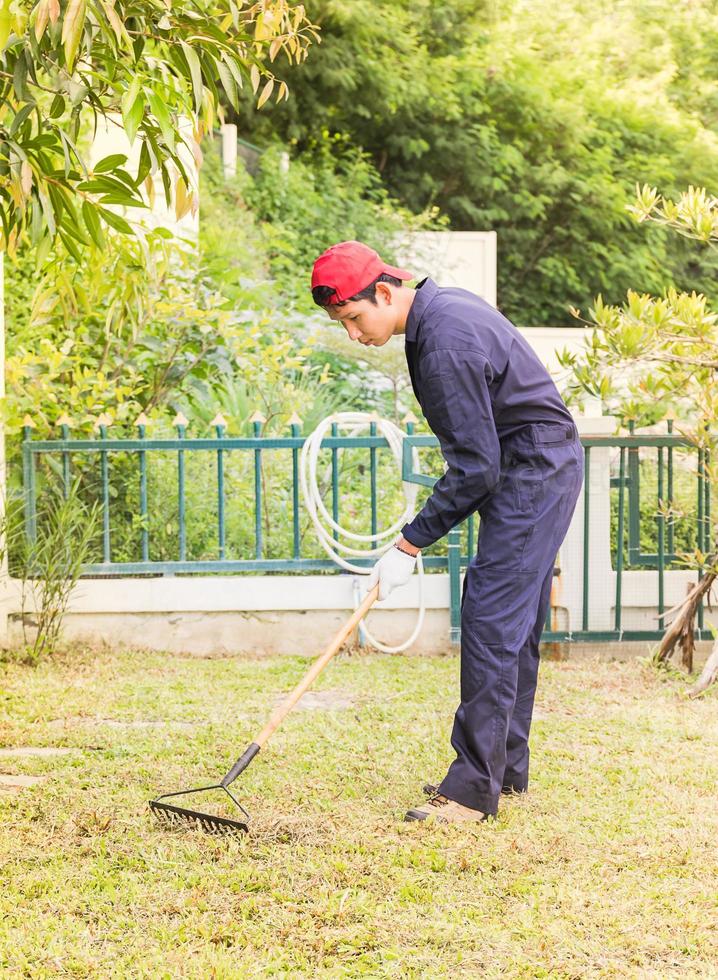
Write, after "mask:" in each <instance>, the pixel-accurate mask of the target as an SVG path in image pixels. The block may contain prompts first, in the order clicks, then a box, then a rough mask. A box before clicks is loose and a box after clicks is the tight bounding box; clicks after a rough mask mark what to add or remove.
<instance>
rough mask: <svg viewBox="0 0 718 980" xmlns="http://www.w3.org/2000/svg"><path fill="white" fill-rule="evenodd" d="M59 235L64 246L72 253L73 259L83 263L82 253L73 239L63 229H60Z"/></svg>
mask: <svg viewBox="0 0 718 980" xmlns="http://www.w3.org/2000/svg"><path fill="white" fill-rule="evenodd" d="M58 234H59V235H60V238H61V239H62V243H63V245H64V246H65V248H66V249H67V251H68V252H69V253H70V255H71V256H72V257H73V259H74V260H75V261H76V262H78V263H80V262H82V252H81V251H80V250H79V248H78V247H77V245H76V244H75V242H73V240H72V238H71V237H70V236H69V235H68V234H67V233H66V232H65V231H64V230H63V229H62V228H60V229H59V232H58Z"/></svg>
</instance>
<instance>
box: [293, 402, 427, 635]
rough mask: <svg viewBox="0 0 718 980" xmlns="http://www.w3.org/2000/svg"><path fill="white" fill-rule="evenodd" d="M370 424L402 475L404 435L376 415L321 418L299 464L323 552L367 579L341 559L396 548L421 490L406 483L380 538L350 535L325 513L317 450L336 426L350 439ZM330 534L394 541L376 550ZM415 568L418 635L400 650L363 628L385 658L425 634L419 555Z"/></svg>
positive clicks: (363, 570)
mask: <svg viewBox="0 0 718 980" xmlns="http://www.w3.org/2000/svg"><path fill="white" fill-rule="evenodd" d="M372 423H375V424H376V429H377V434H378V435H381V436H383V437H384V438H385V439H386V441H387V442H388V444H389V447H390V448H391V451H392V453H393V455H394V459H395V460H396V463H397V466H398V467H399V472H401V463H402V443H403V440H404V433H403V432H402V430H401V429H400V428H399V427H398V426H397V425H395V424H394V423H393V422H390V421H389V419H382V418H379V417H378V416H377V415H376V414H374V413H371V414H370V413H368V412H336V413H335V414H334V415H328V416H327V418H325V419H323V420H322V421H321V422H320V423H319V425H318V426H317V427H316V429H315V430H314V432H312V433H311V435H309V436H307V439H306V440H305V442H304V445H303V446H302V451H301V454H300V463H299V481H300V485H301V488H302V496H303V497H304V504H305V506H306V508H307V511H308V512H309V516H310V517H311V520H312V524H313V525H314V528H315V530H316V532H317V537H318V538H319V541H320V543H321V545H322V547H323V548H324V550H325V551H326V553H327V554H328V555H329V557H330V558H331V559H332V561H334V562H336V564H337V565H339V566H341V568H345V569H346V570H347V571H348V572H354V573H355V574H356V575H368V574H369V573H370V572H371V569H370V568H364V567H363V566H361V565H355V564H353V563H352V562H350V561H348V560H347V559H346V558H343V557H342V554H343V555H349V556H352V557H355V558H356V557H361V558H378V557H379V556H380V555H383V554H384V552H385V551H387V550H388V549H389V548H391V547H393V544H394V538H395V537H396V534H397V532H398V531H400V530H401V528H402V527H403V526H404V524H406V523H407V521H410V520H411V519H412V517H413V516H414V513H415V505H416V494H417V491H418V486H417V484H416V483H407V482H406V481H404V480H402V488H403V491H404V500H405V507H404V510H403V511H402V513H401V515H400V517H399V518H398V520H397V521H395V522H394V523H393V524H392V525H391V527H388V528H386V529H385V530H383V531H380V530H377V533H376V534H356V533H355V532H354V531H349V530H347V529H346V528H343V527H342V526H341V525H340V524H337V523H336V521H335V520H334V519H333V517H332V515H331V514H330V513H329V512H328V511H327V509H326V507H325V506H324V501H323V500H322V495H321V491H320V489H319V479H318V476H317V468H318V460H319V451H320V449H321V445H322V439H323V438H324V436H325V435H326V433H327V430H328V429H330V428H331V426H332V425H337V426H338V427H339V428H345V429H347V430H348V431H347V433H346V434H347V435H350V436H357V435H359V434H360V433H361V432H362V430H363V429H366V428H368V427H369V426H370V425H371V424H372ZM412 458H413V465H414V470H415V471H416V472H419V470H420V467H419V454H418V452H417V450H416V449H414V450H413V457H412ZM332 531H336V532H337V534H338V535H341V536H342V537H345V538H349V539H350V540H351V541H356V542H371V541H374V540H378V539H381V538H390V539H391V540H389V541H388V542H387V543H385V544H381V545H378V546H377V547H376V548H371V547H369V548H367V547H364V548H357V547H353V546H352V545H350V544H344V543H343V542H342V541H339V540H335V539H334V538H333V537H332ZM340 552H341V554H340ZM417 568H418V572H419V617H418V619H417V622H416V627H415V628H414V632H413V633H412V634H411V636H410V637H409V639H408V640H406V641H405V642H404V643H401V644H399V646H394V647H390V646H387V645H386V644H384V643H381V642H380V641H379V640H377V639H376V638H375V637H373V636H372V635H371V633H370V632H369V630H368V629H367V628H366V625H365V626H364V634H365V636H366V639H367V641H368V642H369V643H370V644H371V646H373V647H374V648H375V649H376V650H381V651H382V652H383V653H401V652H402V650H406V649H407V648H408V647H410V646H411V644H412V643H413V642H414V641H415V640H416V638H417V636H418V635H419V633H420V632H421V627H422V626H423V624H424V611H425V607H424V566H423V563H422V560H421V554H419V555H418V556H417Z"/></svg>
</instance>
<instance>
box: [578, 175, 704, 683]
mask: <svg viewBox="0 0 718 980" xmlns="http://www.w3.org/2000/svg"><path fill="white" fill-rule="evenodd" d="M630 210H631V212H632V214H633V216H634V217H635V218H636V219H637V220H638V221H639V222H645V221H653V222H656V223H658V224H660V225H663V226H665V227H667V228H670V229H672V230H674V231H676V232H678V233H679V234H680V235H682V236H684V237H685V238H689V239H694V240H695V241H698V242H701V243H703V244H704V245H706V246H707V247H708V248H711V249H714V250H715V249H718V198H715V197H711V196H710V195H709V194H707V193H706V191H705V190H704V189H701V188H693V187H691V188H689V190H688V191H686V192H685V193H683V194H682V195H681V196H680V197H679V198H678V199H677V200H675V201H673V200H669V199H667V198H665V197H663V196H661V195H660V194H658V192H657V191H656V189H655V188H653V187H649V186H647V185H645V186H644V187H643V188H642V189H640V190H639V192H638V195H637V200H636V203H635V204H634V205H632V206H631V208H630ZM576 315H578V311H576ZM591 315H592V320H593V323H594V325H595V326H596V327H598V328H599V329H598V330H595V331H594V332H593V334H592V337H591V340H590V342H589V343H588V344H587V349H586V351H585V353H583V354H581V355H577V354H571V353H569V352H566V351H565V352H564V353H563V355H562V356H561V358H560V360H561V363H562V365H563V366H564V367H566V368H569V369H570V371H571V373H572V377H573V385H574V388H575V389H580V390H582V391H587V392H589V393H590V394H593V395H595V396H598V397H600V398H601V399H602V400H603V401H604V403H605V404H607V406H608V408H609V410H610V413H611V414H613V415H618V416H620V417H621V418H623V419H630V420H633V421H634V422H637V423H639V424H650V423H654V422H657V421H659V420H661V419H662V418H665V417H666V416H667V415H668V414H669V413H671V414H673V415H676V416H677V417H678V429H679V431H680V433H681V435H683V436H684V437H685V438H686V439H687V440H688V441H689V442H690V443H691V444H692V445H694V446H695V447H696V448H698V449H702V450H703V451H704V452H703V454H702V458H703V459H704V464H703V468H704V472H703V475H704V478H705V479H706V480H707V481H708V482H709V485H712V486H715V485H716V481H717V480H718V463H716V462H715V460H716V459H717V458H718V455H717V454H716V452H715V450H716V447H717V444H718V436H717V435H716V422H718V312H714V311H713V310H712V309H711V308H710V306H709V304H708V303H707V301H706V297H705V296H703V295H701V294H699V293H696V292H692V293H679V292H677V291H676V290H675V289H671V290H668V291H667V292H666V294H665V295H664V296H662V297H654V296H650V295H648V294H645V293H644V294H640V293H637V292H629V294H628V298H627V302H626V303H625V304H623V305H621V306H611V305H607V304H604V303H603V301H602V299H601V297H599V298H598V299H597V301H596V302H595V304H594V308H593V309H592V310H591ZM662 512H663V513H664V515H665V516H666V517H668V518H670V517H671V516H672V515H671V513H670V511H669V510H668V509H667V507H666V506H665V505H663V507H662ZM707 540H708V541H709V548H708V551H707V553H704V552H702V551H701V550H700V549H698V548H696V549H695V550H694V551H693V552H691V553H684V554H682V555H681V556H680V558H681V560H682V562H683V564H684V565H686V566H687V567H689V568H693V569H696V570H699V571H701V572H702V578H701V579H700V580H699V581H698V582H697V583H696V584H695V585H694V586H693V588H692V589H691V591H690V592H689V594H688V595H687V596H686V598H685V599H684V600H683V601H682V602H681V603H679V604H678V605H677V606H675V607H674V608H673V609H670V610H668V612H667V613H666V614H665V615H664V622H665V621H666V618H667V617H669V616H672V617H673V619H672V621H671V624H670V626H669V627H668V628H667V629H666V632H665V634H664V637H663V639H662V641H661V644H660V646H659V648H658V650H657V651H656V662H658V663H663V662H665V661H667V660H668V658H669V657H670V656H671V654H672V652H673V650H674V649H675V647H676V646H677V645H680V647H681V648H682V650H683V654H684V661H686V662H688V663H691V662H692V659H691V658H692V653H693V646H694V640H693V636H694V625H695V616H696V611H697V609H698V605H699V603H700V602H701V601H702V599H703V597H704V596H706V597H708V596H710V592H711V589H712V587H713V584H714V583H715V581H716V578H717V577H718V524H716V525H714V526H713V527H712V528H710V529H709V532H708V539H707ZM716 680H718V638H717V639H716V641H715V644H714V647H713V650H712V652H711V654H710V656H709V658H708V661H707V662H706V665H705V667H704V669H703V672H702V673H701V676H700V677H699V679H698V681H697V682H696V684H695V685H694V687H693V688H692V689H691V692H690V693H691V696H693V697H695V696H697V695H698V694H700V693H701V692H702V691H704V690H705V689H706V688H707V687H708V686H709V685H710V684H712V683H713V682H714V681H716Z"/></svg>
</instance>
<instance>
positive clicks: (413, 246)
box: [397, 231, 496, 306]
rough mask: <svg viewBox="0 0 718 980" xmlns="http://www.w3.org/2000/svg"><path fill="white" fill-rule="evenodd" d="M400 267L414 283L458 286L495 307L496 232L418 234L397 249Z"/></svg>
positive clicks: (428, 232)
mask: <svg viewBox="0 0 718 980" xmlns="http://www.w3.org/2000/svg"><path fill="white" fill-rule="evenodd" d="M397 261H398V264H399V265H400V266H403V267H404V268H406V269H408V271H409V272H413V273H414V274H415V276H416V278H417V279H423V278H424V277H425V276H431V278H432V279H433V280H434V281H435V282H436V283H437V285H439V286H459V287H461V288H462V289H468V290H470V291H471V292H472V293H477V294H478V295H479V296H481V297H482V299H485V300H486V301H487V303H491V305H492V306H496V232H495V231H421V232H417V233H416V234H414V235H412V236H411V238H410V239H408V240H405V241H403V242H402V243H401V244H400V245H398V246H397Z"/></svg>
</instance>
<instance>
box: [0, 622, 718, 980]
mask: <svg viewBox="0 0 718 980" xmlns="http://www.w3.org/2000/svg"><path fill="white" fill-rule="evenodd" d="M323 640H324V638H323V637H318V638H317V646H318V649H319V648H320V647H321V645H322V641H323ZM306 664H307V661H305V660H302V659H300V658H281V659H280V658H271V659H263V660H250V659H239V658H226V659H197V658H182V657H178V656H173V655H169V654H168V655H164V654H157V653H150V652H137V651H133V652H127V653H123V654H111V653H107V652H102V653H92V652H90V651H86V650H81V649H75V650H73V651H72V653H66V654H64V655H63V658H62V659H61V660H60V661H55V662H54V663H48V664H43V665H41V666H40V667H38V668H35V669H33V668H29V667H22V666H18V665H12V664H7V663H6V664H0V671H1V672H2V675H3V677H2V684H0V744H1V745H3V746H5V747H6V749H11V748H16V749H18V748H28V747H57V748H63V749H69V750H70V751H66V752H63V753H62V754H56V755H41V754H34V755H30V754H11V753H9V752H8V751H3V752H2V753H1V754H0V772H2V773H5V774H19V775H26V776H35V777H42V779H41V780H40V781H38V782H37V783H35V784H33V785H30V786H27V787H25V788H21V789H13V788H11V787H8V786H6V787H5V788H3V787H2V786H0V818H1V824H0V827H1V829H0V866H1V868H2V890H1V891H0V974H1V975H2V976H3V977H5V976H8V977H32V978H33V980H34V978H42V977H65V976H76V977H122V978H124V977H152V978H158V977H171V978H175V977H197V978H205V977H218V978H234V977H365V976H366V977H401V978H425V977H431V978H436V977H499V976H501V977H507V976H508V977H526V978H534V977H556V978H559V977H560V978H583V977H615V976H619V977H624V976H630V977H660V978H664V977H715V976H716V970H717V967H716V963H718V933H717V931H716V921H718V848H717V846H716V841H718V807H717V806H716V787H717V784H718V711H717V710H716V708H717V702H718V698H717V697H716V694H715V692H709V693H708V695H707V696H705V697H703V698H701V699H698V700H697V701H694V702H691V701H687V700H686V698H685V696H684V694H683V691H684V689H685V688H686V686H687V685H686V684H685V683H684V682H683V681H682V680H681V679H680V678H676V677H675V676H670V675H666V674H663V675H656V674H654V673H653V671H652V670H651V669H650V668H649V667H648V666H645V665H643V664H642V663H640V662H638V661H630V662H627V663H612V664H599V663H586V662H581V663H578V662H576V663H573V662H571V661H568V662H564V663H558V662H550V661H549V662H545V663H543V664H542V666H541V677H540V683H539V692H538V697H537V701H536V710H535V715H534V726H533V731H532V775H531V789H530V793H529V794H528V795H527V796H526V797H513V798H502V802H501V807H500V813H499V818H498V819H497V820H496V821H495V822H493V823H491V824H477V825H476V826H467V825H459V826H449V827H445V828H443V829H442V828H440V827H435V826H434V827H430V826H427V825H425V824H405V823H403V822H402V821H401V818H402V816H403V813H404V811H405V810H406V808H407V807H408V806H409V805H411V804H412V803H415V802H418V801H419V800H420V799H421V786H422V784H423V782H424V781H425V780H435V779H437V778H440V777H441V776H442V775H443V772H444V770H445V767H446V765H447V763H448V762H449V761H450V759H451V758H452V757H453V752H452V750H451V747H450V744H449V731H450V725H451V719H452V715H453V711H454V709H455V706H456V699H457V696H458V659H457V658H455V657H446V658H434V659H429V658H420V657H408V656H385V655H373V654H372V655H366V656H363V655H352V656H350V655H346V654H345V655H342V656H341V657H340V658H339V659H338V660H337V661H335V662H334V663H333V664H331V665H330V666H329V668H328V669H327V671H326V672H325V674H324V676H323V677H321V678H320V680H319V683H318V684H317V687H316V692H317V694H318V695H319V696H318V697H315V698H314V699H313V701H312V704H311V706H310V707H305V708H303V709H302V710H298V709H297V710H295V712H294V713H293V714H292V715H290V717H289V718H288V719H287V721H286V722H285V724H284V726H283V727H282V728H281V729H280V730H279V731H278V732H277V733H276V734H275V736H274V738H273V740H272V741H271V742H270V743H269V744H268V746H267V747H266V749H265V750H264V752H263V753H261V754H260V756H259V757H258V758H257V759H256V760H255V761H254V763H253V764H252V766H251V767H250V769H249V770H248V771H247V773H245V774H244V775H243V776H241V777H240V779H239V780H238V781H237V783H236V784H235V787H236V788H237V789H238V790H239V792H240V797H241V799H242V800H243V801H244V803H245V805H246V806H247V808H248V809H249V811H250V813H251V814H252V816H253V823H252V831H251V833H250V834H248V835H245V836H244V837H242V838H240V839H231V838H214V837H209V836H207V835H204V834H202V833H201V832H193V831H176V830H174V831H168V830H163V829H160V828H159V827H158V826H157V825H156V824H155V822H154V821H153V819H152V817H151V815H150V813H149V811H148V808H147V800H148V798H149V797H150V796H152V795H155V794H156V793H158V792H160V791H165V790H171V789H175V788H177V789H179V788H181V787H182V786H184V785H195V784H198V783H199V784H202V783H203V782H205V781H207V780H208V779H210V780H211V779H213V778H214V777H216V776H221V775H223V774H224V772H225V771H226V769H227V768H228V767H229V766H230V765H231V763H232V762H233V761H234V759H235V757H236V756H237V755H238V754H239V752H240V751H242V750H243V749H244V747H245V745H246V744H247V743H248V742H249V741H251V738H252V736H253V735H254V734H255V733H256V731H257V730H258V728H260V727H261V726H262V724H263V723H264V720H265V718H266V716H267V714H268V712H269V711H270V709H271V707H272V705H273V704H274V701H275V699H276V698H277V697H278V696H279V695H280V694H282V693H284V692H286V691H288V690H289V688H290V687H291V686H293V684H294V682H295V681H296V680H297V679H298V678H299V676H300V675H301V673H302V671H303V670H304V669H305V667H306Z"/></svg>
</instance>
